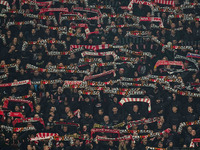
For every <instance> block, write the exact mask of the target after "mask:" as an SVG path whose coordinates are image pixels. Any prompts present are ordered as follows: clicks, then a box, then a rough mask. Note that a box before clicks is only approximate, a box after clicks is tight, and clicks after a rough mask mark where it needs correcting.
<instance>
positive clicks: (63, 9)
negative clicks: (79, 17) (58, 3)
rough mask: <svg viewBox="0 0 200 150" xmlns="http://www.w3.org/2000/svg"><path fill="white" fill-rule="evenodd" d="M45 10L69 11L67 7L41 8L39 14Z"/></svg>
mask: <svg viewBox="0 0 200 150" xmlns="http://www.w3.org/2000/svg"><path fill="white" fill-rule="evenodd" d="M46 12H69V10H68V8H42V9H40V12H39V15H40V14H42V13H46Z"/></svg>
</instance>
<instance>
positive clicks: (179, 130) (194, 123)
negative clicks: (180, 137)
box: [177, 120, 200, 134]
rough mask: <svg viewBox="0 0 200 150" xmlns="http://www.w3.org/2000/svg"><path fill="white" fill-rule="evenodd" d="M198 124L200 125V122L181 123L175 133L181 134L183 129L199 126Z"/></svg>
mask: <svg viewBox="0 0 200 150" xmlns="http://www.w3.org/2000/svg"><path fill="white" fill-rule="evenodd" d="M199 124H200V120H195V121H193V122H181V123H180V124H179V127H178V131H177V133H179V134H181V132H182V130H183V128H184V127H187V126H192V125H199Z"/></svg>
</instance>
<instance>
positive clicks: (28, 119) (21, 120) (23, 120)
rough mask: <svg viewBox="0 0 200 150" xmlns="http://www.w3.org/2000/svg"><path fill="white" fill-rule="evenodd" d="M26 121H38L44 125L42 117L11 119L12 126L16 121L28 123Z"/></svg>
mask: <svg viewBox="0 0 200 150" xmlns="http://www.w3.org/2000/svg"><path fill="white" fill-rule="evenodd" d="M28 122H40V123H41V124H42V125H43V126H44V127H45V124H44V121H43V119H42V118H20V119H19V118H17V119H15V120H13V122H12V124H13V126H15V125H16V124H17V123H28Z"/></svg>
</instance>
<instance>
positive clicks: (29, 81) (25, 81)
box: [0, 80, 31, 87]
mask: <svg viewBox="0 0 200 150" xmlns="http://www.w3.org/2000/svg"><path fill="white" fill-rule="evenodd" d="M26 84H29V85H31V80H23V81H17V82H12V83H3V84H0V87H10V86H19V85H26Z"/></svg>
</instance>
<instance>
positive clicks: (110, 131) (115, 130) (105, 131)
mask: <svg viewBox="0 0 200 150" xmlns="http://www.w3.org/2000/svg"><path fill="white" fill-rule="evenodd" d="M96 132H101V133H114V134H118V137H120V130H117V129H98V128H94V129H91V138H93V134H95V133H96Z"/></svg>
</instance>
